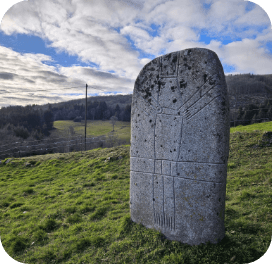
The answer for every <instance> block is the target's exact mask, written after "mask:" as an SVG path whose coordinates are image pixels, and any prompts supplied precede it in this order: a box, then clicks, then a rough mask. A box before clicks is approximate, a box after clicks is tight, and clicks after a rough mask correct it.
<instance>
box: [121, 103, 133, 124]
mask: <svg viewBox="0 0 272 264" xmlns="http://www.w3.org/2000/svg"><path fill="white" fill-rule="evenodd" d="M130 116H131V105H129V104H127V105H126V108H125V111H124V116H123V121H127V122H129V121H130Z"/></svg>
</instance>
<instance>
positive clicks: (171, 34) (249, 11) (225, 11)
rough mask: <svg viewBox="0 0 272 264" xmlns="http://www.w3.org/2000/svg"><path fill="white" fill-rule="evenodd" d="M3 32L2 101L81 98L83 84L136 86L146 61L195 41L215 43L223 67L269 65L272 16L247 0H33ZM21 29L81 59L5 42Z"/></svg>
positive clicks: (12, 15) (237, 69) (109, 89)
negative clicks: (70, 59)
mask: <svg viewBox="0 0 272 264" xmlns="http://www.w3.org/2000/svg"><path fill="white" fill-rule="evenodd" d="M0 33H1V35H0V40H1V38H3V39H4V38H5V40H6V42H5V43H9V44H4V40H3V41H2V42H1V43H3V44H1V43H0V107H1V106H5V105H10V104H12V105H18V104H20V105H27V104H33V103H36V104H44V103H48V102H58V101H63V100H70V99H75V98H82V97H83V96H84V87H85V84H86V83H88V85H89V87H90V89H89V93H90V94H94V93H97V94H109V93H123V94H126V93H131V92H132V90H133V86H134V82H135V79H136V77H137V75H138V74H139V72H140V70H141V68H142V67H143V66H144V65H145V64H146V63H147V62H149V61H150V60H152V59H154V58H155V57H157V56H160V55H163V54H166V53H169V52H173V51H177V50H182V49H186V48H192V47H201V48H208V49H211V50H214V51H215V52H216V53H217V54H218V56H219V58H220V60H221V62H222V64H223V66H224V70H225V73H226V74H228V73H248V72H251V73H254V74H270V73H271V69H272V56H271V52H272V45H271V43H272V34H271V23H270V20H269V17H268V16H267V14H266V13H265V11H264V10H263V9H262V8H261V7H259V6H258V5H255V4H252V3H251V4H250V3H249V2H247V1H242V0H228V1H225V0H171V1H170V0H169V1H168V0H145V1H144V0H90V1H86V0H44V1H40V0H29V1H24V2H20V3H18V4H16V5H14V6H13V7H12V8H11V9H9V10H8V12H7V13H6V14H5V16H4V18H3V20H2V24H1V31H0ZM17 34H26V35H27V36H29V37H30V38H29V41H30V42H31V41H32V39H31V37H33V36H36V37H40V38H41V39H42V40H43V41H44V42H45V45H46V48H47V49H48V50H49V49H50V50H54V51H56V52H57V54H59V56H60V55H61V54H65V55H66V56H67V55H69V56H72V57H75V58H77V62H76V63H70V64H68V65H66V64H64V59H63V61H62V60H57V59H56V58H57V55H54V54H53V53H52V55H51V54H49V53H48V54H42V53H37V52H35V51H34V50H33V52H32V51H29V52H24V51H23V50H20V45H18V43H17V46H16V45H15V43H14V41H13V42H12V41H11V40H10V42H8V40H9V39H14V36H16V35H17ZM30 42H29V43H30ZM63 56H64V55H63ZM65 87H66V88H68V87H75V88H71V89H65ZM98 89H99V90H98Z"/></svg>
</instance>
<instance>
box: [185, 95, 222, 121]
mask: <svg viewBox="0 0 272 264" xmlns="http://www.w3.org/2000/svg"><path fill="white" fill-rule="evenodd" d="M220 96H221V95H218V96H216V97H214V98H213V99H212V100H211V101H210V102H209V103H207V104H205V105H204V106H203V107H202V108H201V109H199V110H198V111H197V112H196V113H194V114H193V115H192V116H189V117H186V119H187V120H191V119H192V118H193V117H194V116H195V115H196V114H197V113H198V112H199V111H201V110H202V109H204V108H205V107H206V106H208V105H209V104H210V103H211V102H212V101H213V100H215V99H216V98H217V97H220Z"/></svg>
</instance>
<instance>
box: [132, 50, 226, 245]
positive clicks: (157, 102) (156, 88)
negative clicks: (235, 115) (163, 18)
mask: <svg viewBox="0 0 272 264" xmlns="http://www.w3.org/2000/svg"><path fill="white" fill-rule="evenodd" d="M131 114H132V115H131V160H130V166H131V167H130V170H131V172H130V210H131V219H132V220H133V221H135V222H137V223H142V224H143V225H144V226H146V227H148V228H155V229H157V230H159V231H161V232H162V233H163V234H164V235H165V236H166V237H167V238H168V239H171V240H177V241H180V242H183V243H187V244H190V245H198V244H200V243H206V242H209V241H210V242H211V243H217V242H218V241H220V240H222V238H223V237H224V235H225V229H224V212H225V192H226V177H227V160H228V153H229V129H230V128H229V102H228V95H227V86H226V81H225V76H224V72H223V68H222V65H221V63H220V61H219V59H218V57H217V55H216V54H215V53H214V52H212V51H210V50H207V49H199V48H194V49H187V50H182V51H179V52H173V53H170V54H167V55H165V56H162V57H158V58H156V59H154V60H153V61H151V62H150V63H148V64H147V65H146V66H145V67H144V68H143V69H142V71H141V72H140V74H139V76H138V77H137V80H136V82H135V87H134V92H133V98H132V113H131Z"/></svg>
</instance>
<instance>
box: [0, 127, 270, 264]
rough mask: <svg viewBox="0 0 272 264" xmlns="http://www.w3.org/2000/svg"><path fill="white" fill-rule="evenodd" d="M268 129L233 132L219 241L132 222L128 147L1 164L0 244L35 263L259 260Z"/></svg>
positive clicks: (266, 200)
mask: <svg viewBox="0 0 272 264" xmlns="http://www.w3.org/2000/svg"><path fill="white" fill-rule="evenodd" d="M258 130H260V129H258ZM262 135H263V132H252V133H248V132H240V133H237V132H236V133H232V134H231V139H230V158H229V164H228V180H227V196H226V215H225V226H226V236H225V238H224V239H223V240H222V241H221V242H220V243H218V244H216V245H214V244H209V243H208V244H202V245H199V246H189V245H185V244H181V243H179V242H176V241H169V240H167V239H165V238H164V236H163V235H161V234H160V233H159V232H157V231H155V230H152V229H146V228H145V227H144V226H142V225H138V224H136V223H133V222H131V220H130V213H129V169H130V167H129V165H130V164H129V146H120V147H116V148H109V149H95V150H90V151H87V152H83V153H80V152H74V153H66V154H48V155H44V156H33V157H27V158H21V159H13V160H12V162H10V163H9V164H7V165H3V164H2V165H0V210H1V213H0V218H1V221H0V223H1V224H0V233H1V240H2V244H3V246H4V248H5V250H6V251H7V253H8V254H9V255H10V256H12V257H13V258H14V259H16V260H18V261H21V262H23V263H29V264H31V263H35V264H36V263H37V264H38V263H73V264H75V263H185V264H187V263H189V264H190V263H207V264H217V263H222V264H223V263H250V262H253V261H255V260H257V259H258V258H260V257H261V256H262V255H263V254H264V253H265V252H266V250H267V248H268V246H269V244H270V241H271V234H272V231H271V230H272V212H271V206H272V147H256V145H260V144H259V143H260V142H261V141H262ZM260 146H261V145H260ZM120 156H122V158H118V157H120ZM107 157H112V159H110V160H109V161H108V160H107ZM105 160H107V161H105ZM26 162H29V163H31V164H32V166H31V167H25V163H26Z"/></svg>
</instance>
